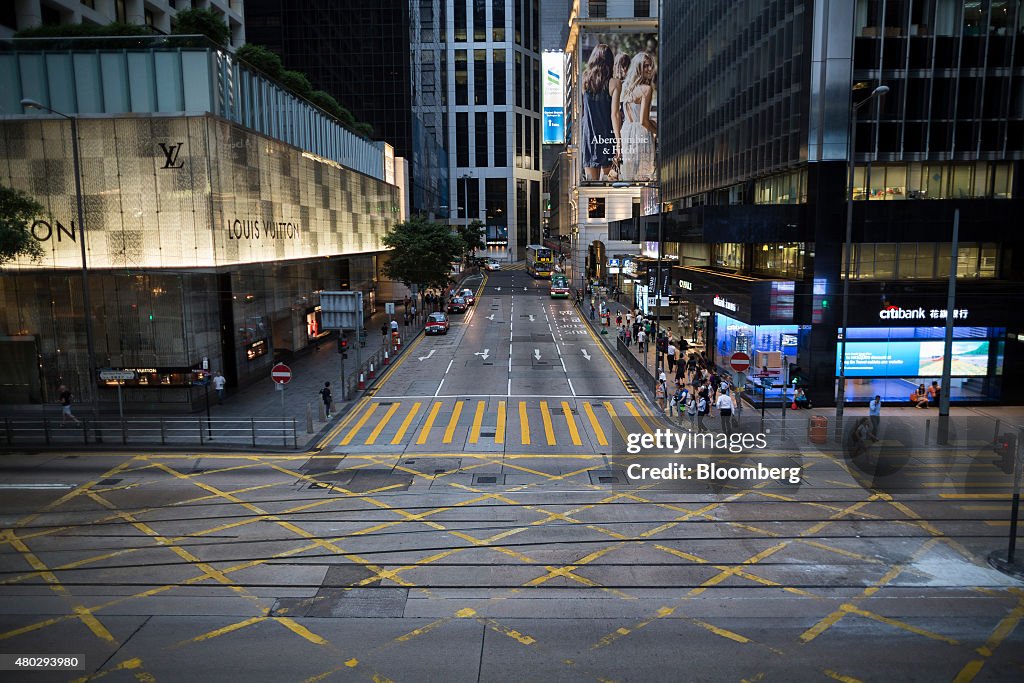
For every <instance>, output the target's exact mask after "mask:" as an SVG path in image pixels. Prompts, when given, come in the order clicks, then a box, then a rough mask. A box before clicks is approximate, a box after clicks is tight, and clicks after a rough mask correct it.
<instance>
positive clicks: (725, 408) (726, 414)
mask: <svg viewBox="0 0 1024 683" xmlns="http://www.w3.org/2000/svg"><path fill="white" fill-rule="evenodd" d="M715 407H716V408H718V416H719V417H720V418H721V419H722V431H723V432H725V434H726V436H732V397H731V396H729V392H728V391H723V392H722V393H720V394H719V395H718V400H717V401H715Z"/></svg>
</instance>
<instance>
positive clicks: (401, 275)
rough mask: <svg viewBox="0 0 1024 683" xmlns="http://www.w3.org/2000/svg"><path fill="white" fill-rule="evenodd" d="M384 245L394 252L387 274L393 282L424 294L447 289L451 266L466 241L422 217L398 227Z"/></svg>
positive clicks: (413, 218)
mask: <svg viewBox="0 0 1024 683" xmlns="http://www.w3.org/2000/svg"><path fill="white" fill-rule="evenodd" d="M383 242H384V245H385V246H386V247H388V248H390V249H391V250H392V251H391V259H390V260H389V261H388V262H387V263H386V264H384V273H385V274H386V275H387V276H388V277H389V278H391V279H392V280H398V281H400V282H404V283H405V284H406V285H417V286H418V287H419V288H420V289H421V290H422V289H423V288H424V287H438V288H442V287H445V286H447V284H448V278H449V273H450V271H451V263H452V261H454V260H455V259H456V258H457V257H458V256H459V255H460V254H462V253H463V248H464V243H463V242H462V240H461V239H459V238H458V237H457V236H456V235H455V234H453V233H452V231H451V230H450V229H449V227H448V226H447V225H444V224H442V223H433V222H431V221H428V220H427V219H426V218H423V217H422V216H413V217H412V218H410V219H409V220H407V221H405V222H403V223H399V224H397V225H396V226H395V229H394V230H393V231H392V232H391V233H390V234H388V235H386V236H385V237H384V240H383Z"/></svg>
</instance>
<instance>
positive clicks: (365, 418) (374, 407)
mask: <svg viewBox="0 0 1024 683" xmlns="http://www.w3.org/2000/svg"><path fill="white" fill-rule="evenodd" d="M377 405H378V404H377V403H371V404H370V409H369V410H367V411H366V412H365V413H363V416H362V417H361V418H359V420H357V421H356V426H355V427H353V428H352V431H350V432H349V433H348V434H346V435H345V438H343V439H342V440H341V445H342V446H347V445H349V444H350V443H352V439H354V438H356V434H357V433H358V432H359V430H360V429H362V428H363V425H365V424H366V423H367V422H368V421H369V419H370V417H372V416H373V413H374V411H376V410H377Z"/></svg>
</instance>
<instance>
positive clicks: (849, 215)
mask: <svg viewBox="0 0 1024 683" xmlns="http://www.w3.org/2000/svg"><path fill="white" fill-rule="evenodd" d="M887 92H889V86H887V85H880V86H878V87H877V88H875V89H874V90H872V91H871V94H870V95H868V96H867V97H865V98H864V99H863V100H861V101H860V102H856V103H854V105H853V109H852V111H851V112H850V150H849V154H848V155H847V162H846V163H847V183H848V184H847V196H846V242H845V249H846V254H845V255H844V265H843V336H842V339H841V340H840V350H839V386H838V388H837V389H836V418H837V419H838V420H841V419H842V417H843V407H844V406H845V405H846V336H847V325H848V323H849V318H850V259H851V257H852V256H853V173H854V166H855V164H854V157H855V156H856V154H857V112H859V111H860V109H861V107H863V106H864V105H865V104H867V103H868V102H871V101H872V100H874V99H875V98H876V97H882V96H884V95H885V94H886V93H887Z"/></svg>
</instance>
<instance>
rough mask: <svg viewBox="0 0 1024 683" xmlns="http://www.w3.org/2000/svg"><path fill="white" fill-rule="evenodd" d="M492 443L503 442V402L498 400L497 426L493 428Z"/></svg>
mask: <svg viewBox="0 0 1024 683" xmlns="http://www.w3.org/2000/svg"><path fill="white" fill-rule="evenodd" d="M494 443H505V402H504V401H498V426H497V428H496V429H495V430H494Z"/></svg>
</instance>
